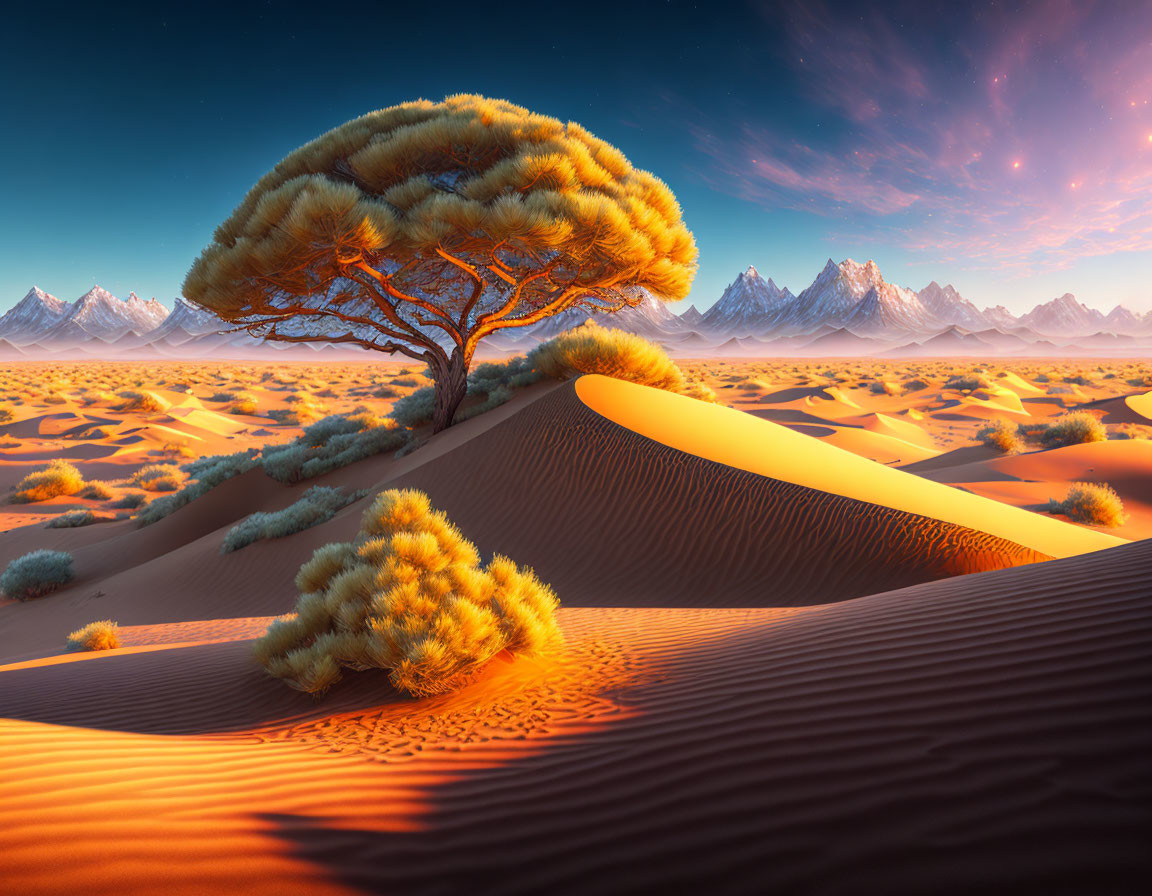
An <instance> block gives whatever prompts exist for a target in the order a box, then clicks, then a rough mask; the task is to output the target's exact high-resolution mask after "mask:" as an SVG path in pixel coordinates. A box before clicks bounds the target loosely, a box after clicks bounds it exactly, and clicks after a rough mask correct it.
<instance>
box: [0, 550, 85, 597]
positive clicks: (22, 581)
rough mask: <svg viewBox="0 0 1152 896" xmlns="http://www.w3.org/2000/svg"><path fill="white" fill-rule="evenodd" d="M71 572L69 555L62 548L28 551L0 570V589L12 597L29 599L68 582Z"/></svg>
mask: <svg viewBox="0 0 1152 896" xmlns="http://www.w3.org/2000/svg"><path fill="white" fill-rule="evenodd" d="M75 575H76V574H75V572H73V569H72V555H71V554H69V553H67V552H66V551H44V550H41V551H32V553H30V554H25V555H24V556H22V557H17V558H16V559H15V560H13V561H12V562H11V563H9V564H8V566H7V568H6V569H5V570H4V572H3V573H0V591H3V592H4V593H5V594H7V595H8V596H9V597H13V598H15V599H16V600H31V599H32V598H34V597H40V596H41V595H44V594H48V593H49V592H50V591H55V590H56V589H57V588H59V587H60V586H61V585H66V584H68V583H69V582H71V581H72V579H73V578H75Z"/></svg>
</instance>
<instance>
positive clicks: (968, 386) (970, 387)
mask: <svg viewBox="0 0 1152 896" xmlns="http://www.w3.org/2000/svg"><path fill="white" fill-rule="evenodd" d="M990 385H991V383H989V381H988V379H987V377H984V376H981V375H980V374H975V373H968V374H956V375H954V376H950V377H948V379H947V380H946V381H945V382H944V388H945V389H954V390H956V391H957V392H975V391H976V390H977V389H987V388H988V387H989V386H990Z"/></svg>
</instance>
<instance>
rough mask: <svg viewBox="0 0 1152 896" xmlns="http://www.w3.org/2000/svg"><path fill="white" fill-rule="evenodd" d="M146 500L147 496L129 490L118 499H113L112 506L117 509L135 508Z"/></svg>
mask: <svg viewBox="0 0 1152 896" xmlns="http://www.w3.org/2000/svg"><path fill="white" fill-rule="evenodd" d="M147 500H148V498H147V496H145V495H141V494H140V493H139V492H129V493H128V494H126V495H124V496H123V497H122V498H120V499H119V500H117V501H113V502H112V506H113V507H115V508H117V509H126V510H135V509H136V508H137V507H139V506H140V505H141V504H143V503H144V502H145V501H147Z"/></svg>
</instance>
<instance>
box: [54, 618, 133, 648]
mask: <svg viewBox="0 0 1152 896" xmlns="http://www.w3.org/2000/svg"><path fill="white" fill-rule="evenodd" d="M67 646H68V649H69V650H115V649H116V648H117V647H119V646H120V626H118V625H117V624H116V623H115V622H113V621H112V620H111V619H101V620H99V621H98V622H89V623H88V624H87V625H86V626H84V627H83V628H78V629H76V631H74V632H72V634H70V635H69V636H68V644H67Z"/></svg>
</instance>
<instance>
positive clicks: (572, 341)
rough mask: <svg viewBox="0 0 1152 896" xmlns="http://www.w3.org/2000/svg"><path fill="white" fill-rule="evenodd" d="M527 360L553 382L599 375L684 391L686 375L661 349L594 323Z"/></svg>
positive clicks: (544, 345) (539, 349)
mask: <svg viewBox="0 0 1152 896" xmlns="http://www.w3.org/2000/svg"><path fill="white" fill-rule="evenodd" d="M528 361H529V363H530V364H531V365H532V366H533V368H534V369H536V370H538V371H539V372H540V373H541V374H542V375H543V376H547V377H552V378H553V379H567V378H569V377H571V376H576V375H579V374H584V373H600V374H603V375H604V376H610V377H615V378H616V379H620V380H629V381H631V382H633V383H640V384H641V385H643V386H654V387H656V388H657V389H667V390H668V391H670V392H679V391H680V390H681V389H683V388H684V374H683V372H682V371H681V370H680V368H679V367H677V366H676V364H675V363H673V361H672V359H671V358H669V357H668V355H667V353H666V352H665V351H664V349H662V348H661V347H660V346H658V345H656V344H655V343H653V342H649V341H648V340H647V339H643V338H642V337H640V336H636V335H634V334H632V333H628V332H625V331H624V330H609V329H606V328H604V327H601V326H600V325H599V324H596V323H593V322H592V321H589V322H587V323H585V324H583V325H582V326H579V327H576V328H574V329H572V330H568V331H567V332H565V333H561V334H560V335H559V336H557V337H556V338H554V339H550V340H549V341H548V342H545V343H542V344H541V345H538V346H537V347H536V348H534V349H533V350H532V351H531V352H530V353H529V354H528Z"/></svg>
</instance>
